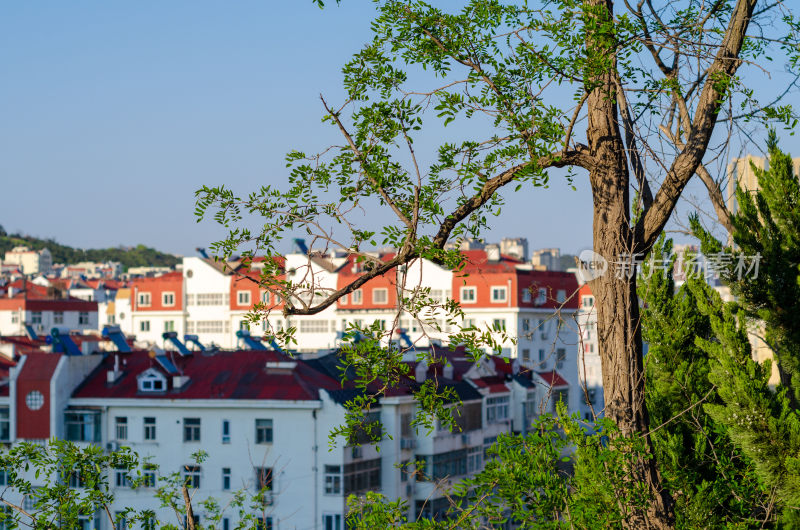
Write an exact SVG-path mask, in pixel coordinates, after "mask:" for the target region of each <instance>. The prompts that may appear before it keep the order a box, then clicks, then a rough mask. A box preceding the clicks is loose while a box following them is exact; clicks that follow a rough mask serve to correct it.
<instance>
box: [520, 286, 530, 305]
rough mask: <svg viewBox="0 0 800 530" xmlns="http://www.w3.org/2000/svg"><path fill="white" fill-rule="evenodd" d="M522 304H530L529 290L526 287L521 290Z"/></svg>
mask: <svg viewBox="0 0 800 530" xmlns="http://www.w3.org/2000/svg"><path fill="white" fill-rule="evenodd" d="M522 302H523V303H525V304H530V303H531V288H530V287H526V288H525V289H523V290H522Z"/></svg>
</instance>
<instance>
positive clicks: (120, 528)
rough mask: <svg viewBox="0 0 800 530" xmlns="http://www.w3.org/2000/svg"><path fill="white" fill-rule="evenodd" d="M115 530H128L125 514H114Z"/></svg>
mask: <svg viewBox="0 0 800 530" xmlns="http://www.w3.org/2000/svg"><path fill="white" fill-rule="evenodd" d="M114 530H128V521H127V520H126V519H125V512H114Z"/></svg>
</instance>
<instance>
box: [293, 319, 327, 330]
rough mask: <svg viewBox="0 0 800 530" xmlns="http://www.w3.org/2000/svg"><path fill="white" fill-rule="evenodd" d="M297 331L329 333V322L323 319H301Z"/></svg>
mask: <svg viewBox="0 0 800 530" xmlns="http://www.w3.org/2000/svg"><path fill="white" fill-rule="evenodd" d="M297 331H299V332H300V333H328V321H327V320H321V319H312V320H309V319H301V320H300V321H299V322H298V326H297Z"/></svg>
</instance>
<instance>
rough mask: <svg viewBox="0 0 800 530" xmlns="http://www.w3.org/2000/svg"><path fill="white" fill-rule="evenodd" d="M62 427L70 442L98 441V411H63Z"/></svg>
mask: <svg viewBox="0 0 800 530" xmlns="http://www.w3.org/2000/svg"><path fill="white" fill-rule="evenodd" d="M64 427H65V429H64V430H65V431H66V436H67V440H69V441H70V442H99V441H100V411H94V410H92V411H71V412H65V413H64Z"/></svg>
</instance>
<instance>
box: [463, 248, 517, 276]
mask: <svg viewBox="0 0 800 530" xmlns="http://www.w3.org/2000/svg"><path fill="white" fill-rule="evenodd" d="M461 254H462V255H463V256H464V270H463V272H465V273H468V274H481V273H483V274H493V273H503V272H515V271H516V270H517V265H522V264H523V263H524V262H523V261H520V260H518V259H517V258H514V257H512V256H507V255H505V254H502V255H501V256H500V259H499V260H498V261H489V256H488V255H487V253H486V251H485V250H462V251H461Z"/></svg>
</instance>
